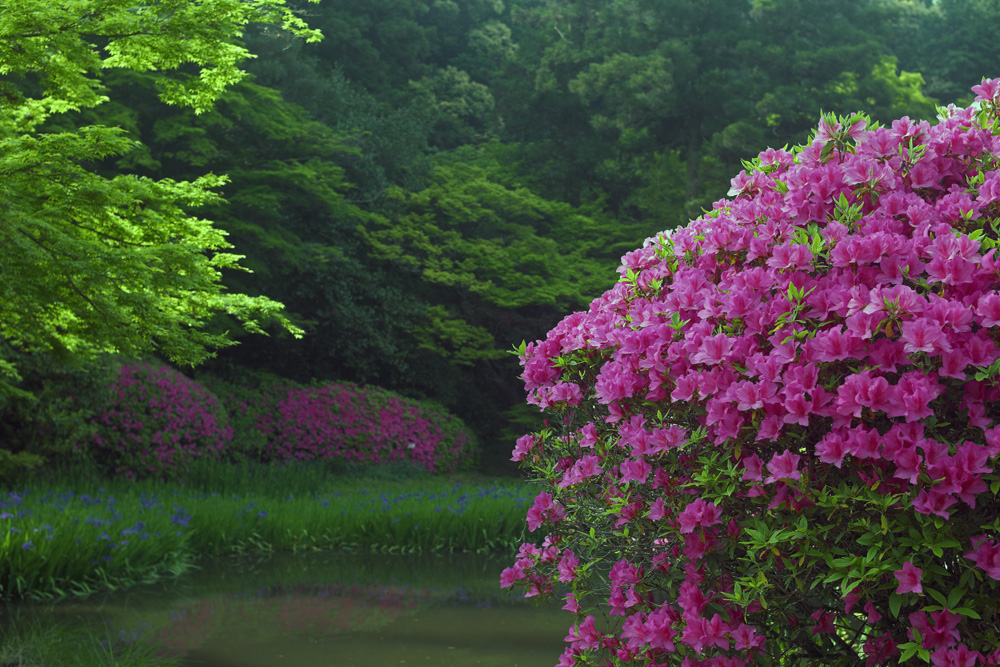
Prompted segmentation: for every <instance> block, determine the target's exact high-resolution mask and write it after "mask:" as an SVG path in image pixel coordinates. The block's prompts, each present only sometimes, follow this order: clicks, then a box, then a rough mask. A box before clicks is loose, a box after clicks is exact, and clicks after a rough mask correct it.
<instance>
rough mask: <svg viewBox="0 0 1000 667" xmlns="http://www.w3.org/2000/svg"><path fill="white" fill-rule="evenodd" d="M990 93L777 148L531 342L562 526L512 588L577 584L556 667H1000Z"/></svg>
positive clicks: (995, 93) (998, 404)
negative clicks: (928, 666)
mask: <svg viewBox="0 0 1000 667" xmlns="http://www.w3.org/2000/svg"><path fill="white" fill-rule="evenodd" d="M973 90H974V92H975V93H976V95H977V98H976V102H975V104H974V105H973V106H972V107H969V108H967V109H959V108H955V107H949V108H947V109H945V110H943V111H942V115H941V118H940V119H939V121H938V122H937V123H936V124H931V123H929V122H925V121H919V122H917V121H913V120H910V119H909V118H901V119H898V120H896V121H893V122H892V123H890V124H888V125H886V126H884V127H880V126H877V125H876V124H873V123H871V122H870V121H869V120H868V119H867V118H866V117H864V116H862V115H860V114H858V115H854V116H852V117H848V118H841V119H837V118H834V117H832V116H826V117H824V119H823V121H822V123H821V125H820V128H819V130H818V132H817V134H816V136H815V137H814V139H813V140H812V141H811V142H810V143H809V144H807V145H805V146H801V147H797V148H796V149H793V150H792V151H787V150H772V149H769V150H767V151H765V152H763V153H761V154H760V155H759V156H758V157H757V158H756V159H755V160H753V161H752V162H751V163H747V164H748V166H747V169H746V171H744V172H743V173H741V174H740V175H738V176H737V177H736V178H734V179H733V182H732V187H733V189H732V190H731V191H730V196H731V197H732V199H730V200H721V201H719V202H716V203H715V205H714V206H713V210H712V211H711V212H709V213H707V214H706V215H704V216H703V217H701V218H699V219H697V220H695V221H693V222H691V223H690V224H689V225H688V226H686V227H684V228H682V229H678V230H675V231H673V232H672V233H664V234H661V235H658V236H657V237H655V238H651V239H648V240H647V242H646V243H645V244H644V245H643V247H641V248H639V249H637V250H635V251H633V252H630V253H628V254H626V255H625V256H624V257H623V258H622V266H621V268H620V269H619V274H620V280H619V282H618V283H617V284H616V285H615V286H614V287H612V288H611V289H609V290H608V291H607V292H606V293H605V294H604V295H602V296H601V297H599V298H598V299H596V300H595V301H594V302H593V303H592V304H591V306H590V308H589V310H587V311H585V312H581V313H574V314H572V315H570V316H568V317H566V318H565V319H564V320H563V321H562V322H560V323H559V324H558V325H557V326H556V327H555V328H554V329H553V330H552V331H550V332H549V334H548V336H547V337H546V339H545V340H542V341H536V342H535V343H532V344H529V345H526V346H525V347H524V348H523V350H522V352H523V353H522V357H521V358H522V364H523V367H524V372H523V375H522V378H523V380H524V382H525V387H526V390H527V392H528V394H529V402H530V403H533V404H535V405H537V406H538V407H540V408H542V409H545V410H548V411H550V412H551V413H553V414H554V415H557V417H558V421H556V420H554V419H553V420H551V422H552V423H558V424H561V425H562V427H561V428H555V427H553V428H549V429H547V430H545V431H542V432H540V433H537V434H532V435H529V436H525V437H524V438H522V439H520V440H519V441H518V444H517V448H516V449H515V452H514V459H515V460H518V461H521V462H522V465H523V466H524V467H527V468H528V469H529V470H530V471H532V472H533V473H534V474H535V475H536V476H537V477H538V478H539V479H540V480H541V481H543V482H544V483H546V484H547V488H546V490H545V493H543V494H540V495H539V500H537V501H536V504H535V506H534V507H533V508H532V510H531V511H530V512H529V523H530V525H531V527H532V529H535V528H544V529H545V530H546V531H547V535H546V537H545V538H544V542H543V544H542V546H541V547H537V546H531V548H527V547H526V548H525V549H524V550H522V553H521V554H520V556H519V557H518V559H517V562H516V566H515V568H513V569H512V570H511V571H509V572H507V573H506V575H505V579H504V584H505V585H514V584H517V583H519V582H520V583H521V584H522V585H524V586H526V587H527V588H528V590H529V592H530V593H531V594H532V595H542V594H545V593H547V592H553V591H556V590H558V589H557V588H555V587H554V586H555V585H557V584H559V583H563V584H565V583H571V588H572V590H571V591H569V593H568V594H567V595H571V596H572V598H569V597H567V608H569V609H571V610H573V611H574V613H575V614H576V615H577V622H576V623H575V624H574V626H573V628H571V630H570V633H569V636H568V637H567V642H568V644H569V645H568V647H567V648H566V651H565V653H564V655H563V657H562V661H561V663H560V664H564V665H575V664H580V665H582V664H602V665H604V664H606V665H631V664H636V665H639V664H641V665H683V666H684V667H701V666H704V667H717V666H724V667H742V666H743V665H748V664H760V665H781V664H787V663H786V662H783V661H784V660H787V659H789V658H788V656H789V655H792V654H793V653H794V652H795V651H798V652H799V653H798V655H799V656H800V657H801V656H809V660H811V661H814V662H816V663H817V664H818V663H820V662H827V661H829V662H830V664H835V663H836V661H837V660H842V659H844V656H845V655H846V656H849V657H850V656H852V654H853V658H852V660H855V662H860V663H863V664H865V665H866V667H874V666H875V665H882V664H897V663H902V662H906V661H908V660H910V659H913V660H921V661H923V662H925V663H926V662H932V663H933V664H934V665H952V664H961V665H963V666H965V665H968V666H969V667H972V666H974V665H989V666H994V665H1000V615H998V613H997V611H996V603H995V601H996V598H997V595H998V594H1000V565H998V563H1000V555H998V554H1000V547H998V546H997V545H998V544H1000V520H998V519H997V516H1000V503H998V502H997V494H998V492H1000V475H998V474H997V470H996V467H997V466H996V457H997V456H998V455H1000V387H998V383H997V377H998V376H1000V329H998V328H997V326H998V324H1000V257H998V253H1000V119H998V108H1000V80H992V81H984V82H983V84H982V85H980V86H977V87H975V88H974V89H973ZM567 385H575V386H576V389H575V390H574V389H573V388H572V387H568V386H567ZM667 432H669V433H670V434H671V435H670V439H669V441H670V444H669V445H666V444H665V441H664V436H663V434H664V433H667ZM660 442H664V445H663V446H659V445H658V446H655V447H654V446H652V443H660ZM564 550H570V551H572V552H573V554H574V557H575V558H576V559H578V561H579V563H580V565H579V567H577V568H576V570H575V571H576V572H577V573H578V575H577V576H576V577H575V578H574V579H573V580H572V581H571V582H565V581H560V580H559V572H558V563H560V562H562V561H561V554H562V553H563V552H564ZM600 562H607V563H611V562H614V563H615V565H614V568H613V569H612V571H611V575H610V577H609V579H608V580H607V584H603V583H602V582H601V578H600V576H599V575H597V574H596V572H599V571H600V568H601V567H602V566H600V565H599V564H598V563H600ZM590 568H592V569H590ZM590 572H595V574H594V575H592V576H591V575H590V574H589V573H590ZM855 603H856V604H857V606H858V608H859V609H863V610H864V613H859V612H856V611H852V609H853V607H854V605H855ZM594 610H598V611H600V612H605V613H607V614H609V615H610V616H612V617H614V616H622V617H623V619H622V622H621V625H620V626H612V627H611V628H610V629H608V630H605V631H601V630H597V629H595V626H594V625H593V623H592V622H591V619H592V618H593V616H592V613H593V612H594ZM616 628H617V629H616ZM844 664H847V663H844ZM851 664H853V663H851Z"/></svg>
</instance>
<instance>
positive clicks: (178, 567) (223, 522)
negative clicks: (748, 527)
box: [0, 463, 533, 599]
mask: <svg viewBox="0 0 1000 667" xmlns="http://www.w3.org/2000/svg"><path fill="white" fill-rule="evenodd" d="M532 495H533V494H531V493H530V492H529V491H528V490H527V489H526V488H525V487H523V486H522V485H520V484H519V483H518V482H517V481H516V480H501V479H492V478H484V477H481V476H472V475H445V476H439V475H431V474H428V473H423V472H420V471H417V470H415V469H413V468H409V467H406V466H390V467H383V468H361V467H357V466H355V467H350V468H345V467H342V466H341V467H335V466H331V465H324V464H315V463H314V464H301V463H300V464H289V465H284V466H246V465H245V466H218V467H216V468H213V469H204V470H201V471H196V472H195V473H193V474H192V475H190V476H189V478H188V479H187V480H186V481H185V482H184V483H181V484H163V483H157V482H148V481H147V482H131V483H129V482H120V483H115V482H106V481H104V482H102V481H100V480H98V479H96V478H91V479H88V478H87V476H86V475H85V474H83V473H82V472H80V471H77V472H74V473H63V474H62V475H60V476H58V477H54V478H49V479H38V480H35V481H33V482H32V483H29V484H26V485H24V486H22V487H20V488H16V489H5V490H4V492H3V493H2V494H0V598H7V599H18V598H47V597H59V596H70V595H86V594H89V593H91V592H94V591H98V590H108V589H115V588H120V587H123V586H128V585H132V584H135V583H138V582H144V581H152V580H155V579H157V578H161V577H165V576H174V575H177V574H180V573H182V572H184V571H186V570H187V569H189V568H190V567H192V566H193V564H194V562H195V560H196V559H197V558H198V557H200V556H204V555H213V554H225V553H245V552H254V551H256V552H261V551H264V552H266V551H296V550H303V549H320V550H372V551H380V552H388V553H397V552H398V553H414V552H436V551H479V552H483V551H491V550H498V551H499V550H509V549H512V548H514V547H516V545H517V544H519V543H520V542H521V541H522V534H523V530H524V515H525V511H526V509H527V506H528V503H529V502H530V498H531V496H532Z"/></svg>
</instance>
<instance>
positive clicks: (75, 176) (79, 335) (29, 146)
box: [0, 0, 320, 389]
mask: <svg viewBox="0 0 1000 667" xmlns="http://www.w3.org/2000/svg"><path fill="white" fill-rule="evenodd" d="M251 22H264V23H270V24H277V25H280V26H281V27H282V28H283V29H285V30H289V31H291V32H293V33H295V34H296V35H299V36H301V37H302V38H304V39H305V40H307V41H315V40H318V39H319V38H320V35H319V33H318V32H316V31H314V30H310V29H308V28H307V27H306V25H305V23H304V22H303V21H302V20H301V19H300V18H298V17H297V16H295V15H294V14H293V13H292V12H291V11H290V10H289V9H288V8H286V7H284V6H283V1H282V0H252V1H250V2H247V1H244V0H205V1H203V2H189V1H188V0H159V1H157V2H152V3H149V4H146V5H141V6H137V5H135V3H132V2H128V1H127V0H105V1H102V2H100V3H97V2H89V1H87V0H72V1H67V2H60V3H50V2H46V1H45V0H7V1H5V2H4V3H3V5H2V6H0V100H2V109H0V200H2V201H3V203H4V207H5V210H4V213H3V224H2V226H0V273H2V274H3V281H2V283H0V285H2V286H0V335H2V336H3V338H4V339H6V340H7V341H9V342H10V343H12V344H13V345H15V346H16V347H19V348H21V349H23V350H29V351H30V350H41V351H56V352H62V353H69V354H70V355H88V354H91V353H94V352H99V351H105V352H117V353H123V354H136V353H139V352H143V351H150V350H155V351H157V352H159V353H161V354H163V355H164V356H166V357H168V358H170V359H171V360H174V361H177V362H184V363H196V362H198V361H200V360H202V359H204V358H205V357H206V356H207V355H209V354H210V353H211V350H212V349H213V348H218V347H221V346H225V345H227V344H228V343H229V342H230V341H229V339H228V338H227V337H226V335H225V332H222V331H213V330H211V329H210V328H209V327H208V324H209V321H210V319H211V318H212V317H213V315H215V314H217V313H227V314H229V315H231V316H233V317H235V318H236V319H237V320H238V321H239V322H240V323H241V324H242V326H243V327H245V328H246V329H248V330H250V331H258V332H260V331H263V329H262V325H263V324H264V323H265V322H267V321H268V320H272V319H276V320H277V321H279V322H280V323H282V324H283V325H284V327H285V328H286V329H288V330H289V331H291V332H293V333H296V334H297V333H298V329H297V328H295V327H294V326H292V325H290V323H289V322H288V321H287V319H285V318H284V317H283V316H282V315H281V314H280V310H281V305H280V304H279V303H277V302H275V301H272V300H270V299H268V298H264V297H250V296H247V295H243V294H237V293H229V292H226V291H225V290H224V288H223V286H222V282H221V277H222V274H221V270H222V269H226V268H237V267H238V266H239V265H238V261H239V259H240V256H239V255H236V254H233V253H232V252H229V248H230V246H229V244H228V243H227V241H226V239H225V233H224V232H223V231H221V230H219V229H217V228H216V227H214V226H213V225H212V223H211V222H209V221H208V220H205V219H202V218H200V217H197V216H196V215H194V214H193V213H192V212H191V209H193V208H196V207H199V206H203V205H205V204H209V203H213V202H217V201H218V195H217V194H216V193H215V192H214V189H215V188H218V187H219V186H221V185H222V184H223V183H225V178H224V177H222V176H218V175H213V174H207V175H202V176H200V177H198V178H195V179H194V180H190V181H177V180H173V179H168V178H165V179H153V178H149V177H144V176H139V175H135V174H130V173H111V174H108V173H102V172H101V170H99V169H98V163H99V162H100V161H101V160H105V159H107V158H109V157H111V156H117V155H123V154H125V153H128V152H130V151H132V150H134V149H135V148H136V141H135V139H134V138H131V137H129V136H127V135H126V133H125V132H124V130H122V129H121V128H118V127H112V126H109V125H104V124H80V123H77V122H76V120H77V119H76V118H75V116H76V115H77V113H76V112H79V111H80V110H83V109H87V108H91V107H95V106H98V105H100V104H102V103H104V102H107V101H108V100H109V97H108V94H107V93H108V89H107V87H106V86H105V84H104V78H105V74H106V73H107V71H108V70H113V69H127V70H136V71H162V72H165V73H166V74H165V75H163V76H161V77H159V78H157V86H158V90H159V97H160V99H161V100H162V101H163V102H165V103H167V104H172V105H183V106H188V107H191V108H192V109H194V110H195V111H196V112H199V113H200V112H204V111H206V110H207V109H209V108H210V107H211V105H212V103H213V102H214V101H215V100H216V99H217V98H218V97H219V95H220V94H222V92H223V91H224V90H225V89H226V88H227V87H228V86H230V85H232V84H233V83H236V82H237V81H239V80H240V79H242V78H243V76H244V75H245V73H244V72H243V71H242V70H240V69H239V64H240V63H241V62H242V61H243V60H244V59H246V58H247V57H249V56H250V55H251V54H250V53H249V52H248V51H247V49H246V48H245V47H243V46H242V45H241V44H240V43H239V42H238V41H237V40H238V38H239V37H240V36H241V35H242V33H243V31H244V30H245V28H246V26H247V24H248V23H251ZM0 363H3V370H4V372H5V374H6V375H7V376H8V379H10V378H11V377H13V378H16V376H17V374H16V368H15V367H14V366H13V365H12V364H11V363H10V362H9V361H7V360H0ZM0 387H6V388H8V389H9V388H10V384H9V383H8V382H6V381H4V382H3V383H2V384H0Z"/></svg>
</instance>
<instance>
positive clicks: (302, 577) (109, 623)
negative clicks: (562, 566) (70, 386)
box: [21, 553, 572, 667]
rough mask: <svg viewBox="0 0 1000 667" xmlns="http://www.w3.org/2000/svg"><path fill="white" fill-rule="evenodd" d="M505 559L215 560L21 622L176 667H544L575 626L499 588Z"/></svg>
mask: <svg viewBox="0 0 1000 667" xmlns="http://www.w3.org/2000/svg"><path fill="white" fill-rule="evenodd" d="M512 561H513V558H512V557H510V556H500V557H497V556H492V557H491V556H479V555H475V554H450V555H440V556H378V555H372V554H329V553H303V554H278V555H274V556H271V557H268V558H256V559H247V558H242V559H240V558H216V559H209V560H205V561H203V562H201V563H200V569H199V570H197V571H195V572H192V573H190V574H187V575H184V576H182V577H179V578H177V579H175V580H171V581H169V582H165V583H162V584H157V585H155V586H143V587H137V588H133V589H130V590H128V591H124V592H121V593H116V594H107V595H102V596H94V597H91V598H88V599H86V600H83V601H64V602H60V603H56V604H47V605H34V606H32V607H30V608H28V609H22V610H21V614H22V615H23V614H24V613H30V614H31V615H35V616H41V617H42V618H49V619H53V620H55V619H59V620H61V621H63V622H71V623H74V624H89V625H92V626H94V627H95V628H100V632H101V633H105V632H107V633H108V634H109V635H110V636H111V637H113V638H116V639H117V640H120V641H134V640H135V639H137V638H140V637H144V638H149V639H152V640H153V641H154V642H155V644H156V645H157V646H159V647H160V648H161V650H162V651H163V652H164V653H167V654H169V655H172V656H175V657H178V658H181V659H182V661H183V662H182V664H183V665H184V667H281V666H283V665H288V666H289V667H292V666H294V667H369V666H377V667H382V666H395V665H405V666H406V667H413V666H415V665H416V666H422V665H428V666H430V665H433V666H438V665H440V666H442V667H459V666H465V665H483V666H489V667H552V666H553V665H554V664H555V663H556V662H557V661H558V658H559V654H560V653H561V652H562V649H563V646H564V644H563V641H562V639H563V637H565V636H566V629H567V627H568V626H569V625H570V623H571V621H572V616H571V615H570V614H569V613H568V612H565V611H562V610H560V609H559V605H557V604H553V605H549V606H544V607H539V606H536V605H535V604H533V603H532V602H530V601H526V600H523V599H521V598H520V597H519V596H518V595H517V594H508V593H507V592H506V591H502V590H501V589H500V588H499V576H500V571H501V570H502V569H503V568H504V567H507V566H508V565H510V563H511V562H512Z"/></svg>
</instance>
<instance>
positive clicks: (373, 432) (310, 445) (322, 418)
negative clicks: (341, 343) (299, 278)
mask: <svg viewBox="0 0 1000 667" xmlns="http://www.w3.org/2000/svg"><path fill="white" fill-rule="evenodd" d="M229 405H230V410H231V413H232V415H233V419H234V424H236V427H237V430H238V432H239V436H238V440H240V441H242V442H247V443H250V444H251V445H252V446H253V447H255V448H256V451H251V452H250V454H251V455H252V456H254V457H257V458H258V459H259V460H261V461H265V462H268V461H303V460H310V459H340V460H344V461H358V462H364V463H377V464H383V463H391V462H396V461H407V462H410V463H413V464H415V465H418V466H420V467H421V468H424V469H425V470H429V471H433V472H454V471H457V470H469V469H472V468H473V467H474V466H475V464H476V455H477V450H476V444H475V439H474V438H473V436H472V433H471V432H470V431H469V430H468V429H467V428H466V427H465V425H464V424H463V423H462V421H461V420H460V419H458V418H457V417H454V416H452V415H450V414H448V413H446V412H445V411H443V410H441V409H439V408H436V407H434V406H432V405H429V404H426V403H421V402H418V401H413V400H410V399H406V398H403V397H402V396H399V395H397V394H394V393H392V392H389V391H386V390H384V389H381V388H379V387H364V386H358V385H354V384H338V383H324V384H317V385H314V386H301V385H298V384H295V383H292V382H287V381H278V382H271V383H265V384H263V385H262V386H260V387H259V388H257V389H256V390H254V391H251V392H241V393H240V394H234V395H231V396H230V403H229Z"/></svg>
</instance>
